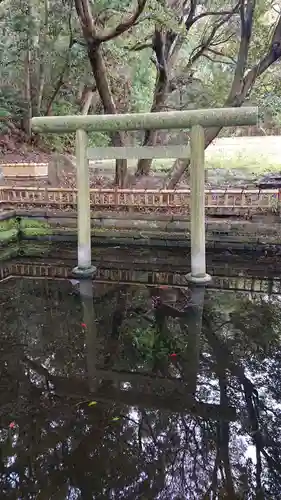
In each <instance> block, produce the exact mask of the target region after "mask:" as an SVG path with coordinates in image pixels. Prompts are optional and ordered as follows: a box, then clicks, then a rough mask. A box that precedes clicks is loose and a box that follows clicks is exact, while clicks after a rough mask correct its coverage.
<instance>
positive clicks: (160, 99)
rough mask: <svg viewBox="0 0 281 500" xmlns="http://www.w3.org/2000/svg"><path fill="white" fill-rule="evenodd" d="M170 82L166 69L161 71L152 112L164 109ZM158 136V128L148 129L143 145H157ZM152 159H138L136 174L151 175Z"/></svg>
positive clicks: (137, 175) (156, 85)
mask: <svg viewBox="0 0 281 500" xmlns="http://www.w3.org/2000/svg"><path fill="white" fill-rule="evenodd" d="M168 83H169V80H168V76H167V73H166V72H165V71H159V72H158V75H157V79H156V82H155V89H154V97H153V103H152V106H151V109H150V113H156V112H157V111H162V106H163V104H164V103H165V100H166V95H167V88H168ZM157 136H158V130H146V131H145V135H144V140H143V143H142V145H143V146H155V144H156V141H157ZM152 161H153V159H152V158H149V159H140V160H139V161H138V166H137V170H136V173H135V176H136V177H140V176H142V175H149V172H150V169H151V165H152Z"/></svg>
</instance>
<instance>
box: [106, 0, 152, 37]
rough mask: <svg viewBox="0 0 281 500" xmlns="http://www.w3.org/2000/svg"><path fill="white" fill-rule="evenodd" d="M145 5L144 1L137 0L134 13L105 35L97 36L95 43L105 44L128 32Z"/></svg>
mask: <svg viewBox="0 0 281 500" xmlns="http://www.w3.org/2000/svg"><path fill="white" fill-rule="evenodd" d="M145 4H146V0H138V6H137V8H136V10H135V12H134V13H133V14H132V15H131V16H129V17H128V19H125V20H124V21H123V22H121V23H120V24H118V25H117V26H116V27H115V28H113V29H112V30H109V31H108V32H107V33H104V34H102V35H98V36H97V41H98V42H99V43H102V42H107V41H109V40H112V39H113V38H116V37H117V36H119V35H122V34H123V33H125V32H126V31H128V30H129V29H130V28H131V27H132V26H134V24H135V23H136V21H137V20H138V18H139V17H140V15H141V14H142V13H143V11H144V8H145Z"/></svg>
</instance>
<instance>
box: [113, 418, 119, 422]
mask: <svg viewBox="0 0 281 500" xmlns="http://www.w3.org/2000/svg"><path fill="white" fill-rule="evenodd" d="M118 420H120V417H113V419H112V422H117V421H118Z"/></svg>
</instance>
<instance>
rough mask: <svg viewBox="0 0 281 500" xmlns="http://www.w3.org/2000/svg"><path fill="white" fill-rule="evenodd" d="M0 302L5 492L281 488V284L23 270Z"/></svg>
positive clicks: (153, 495)
mask: <svg viewBox="0 0 281 500" xmlns="http://www.w3.org/2000/svg"><path fill="white" fill-rule="evenodd" d="M79 287H80V289H79ZM0 313H1V332H2V335H1V338H0V356H1V365H0V366H1V377H0V415H1V429H0V439H1V460H0V467H1V470H0V486H1V491H2V498H11V499H15V498H16V499H25V498H30V499H33V498H34V499H71V500H72V499H73V500H74V499H87V500H88V499H112V500H115V499H126V500H130V499H132V500H133V499H161V500H166V499H167V500H168V499H169V500H181V499H183V500H184V499H195V500H201V499H202V500H204V499H205V500H207V499H223V498H226V499H227V498H228V499H279V498H281V493H280V492H281V463H280V459H279V455H280V446H281V411H280V403H279V401H280V395H281V381H280V380H281V379H280V367H281V354H280V353H281V349H280V347H281V336H280V333H281V332H280V319H281V304H280V299H279V297H278V296H275V297H269V296H267V295H262V294H260V295H258V294H250V293H242V292H241V293H235V292H227V293H225V292H224V291H218V290H206V291H205V290H204V288H190V289H187V288H180V287H178V288H174V287H170V286H167V285H166V286H158V287H157V286H146V285H145V284H143V285H140V286H136V285H132V284H124V285H122V286H121V285H118V284H116V283H107V284H106V283H97V282H93V283H92V282H88V281H84V282H82V283H80V284H79V283H77V284H74V283H73V282H72V283H71V282H70V280H61V281H55V280H36V279H11V280H8V281H6V282H5V283H3V284H2V285H1V299H0Z"/></svg>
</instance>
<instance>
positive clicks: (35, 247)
mask: <svg viewBox="0 0 281 500" xmlns="http://www.w3.org/2000/svg"><path fill="white" fill-rule="evenodd" d="M50 248H51V243H48V242H47V243H45V242H44V243H40V244H36V243H33V242H28V243H27V242H21V245H20V248H19V255H26V256H28V257H31V256H34V257H35V256H38V257H40V256H43V255H46V254H48V253H49V251H50Z"/></svg>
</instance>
